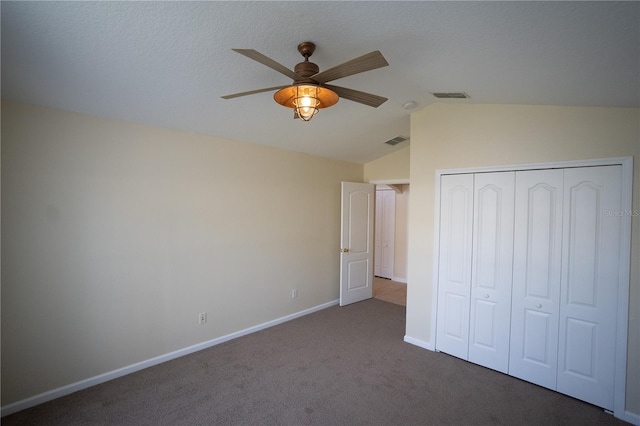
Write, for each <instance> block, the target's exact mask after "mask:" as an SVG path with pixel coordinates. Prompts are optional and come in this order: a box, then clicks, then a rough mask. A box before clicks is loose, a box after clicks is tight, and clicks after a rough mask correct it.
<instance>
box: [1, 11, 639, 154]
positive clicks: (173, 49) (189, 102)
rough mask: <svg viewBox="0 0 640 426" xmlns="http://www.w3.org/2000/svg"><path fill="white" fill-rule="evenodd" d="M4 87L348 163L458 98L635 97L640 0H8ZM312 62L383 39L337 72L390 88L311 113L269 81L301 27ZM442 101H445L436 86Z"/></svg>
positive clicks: (605, 102)
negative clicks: (373, 103)
mask: <svg viewBox="0 0 640 426" xmlns="http://www.w3.org/2000/svg"><path fill="white" fill-rule="evenodd" d="M1 15H2V17H1V19H2V21H1V24H2V33H1V36H2V97H3V99H10V100H14V101H19V102H25V103H31V104H36V105H44V106H51V107H57V108H61V109H65V110H71V111H78V112H84V113H89V114H93V115H98V116H103V117H108V118H115V119H123V120H127V121H132V122H137V123H144V124H150V125H154V126H161V127H166V128H171V129H178V130H184V131H188V132H196V133H203V134H210V135H214V136H221V137H225V138H230V139H236V140H243V141H249V142H255V143H261V144H267V145H273V146H278V147H282V148H285V149H290V150H296V151H302V152H308V153H311V154H317V155H321V156H326V157H332V158H338V159H343V160H348V161H355V162H361V163H362V162H367V161H370V160H373V159H375V158H378V157H381V156H383V155H386V154H388V153H390V152H392V151H394V150H396V149H399V148H402V147H404V146H406V144H407V143H410V142H403V143H402V144H400V145H397V146H395V147H390V146H388V145H385V144H384V142H385V141H386V140H388V139H391V138H393V137H395V136H398V135H402V136H409V112H408V111H406V110H404V109H403V108H402V105H403V104H405V103H406V102H407V101H415V102H416V103H417V104H418V106H417V108H416V109H414V110H413V111H416V110H419V109H420V108H423V107H424V106H426V105H429V104H430V103H433V102H435V101H436V99H435V98H434V97H433V96H432V95H431V92H438V91H463V92H466V93H468V94H469V95H470V96H471V99H468V100H450V101H445V102H456V103H461V102H462V103H507V104H510V103H514V104H516V103H517V104H546V105H578V106H609V107H638V106H640V77H639V75H640V29H639V28H640V3H638V2H395V1H394V2H363V1H352V2H322V1H315V2H241V1H233V2H106V1H105V2H7V1H2V3H1ZM306 40H310V41H313V42H315V43H316V45H317V49H316V52H315V53H314V55H313V56H312V61H313V62H315V63H317V64H318V65H319V66H320V69H321V70H323V69H327V68H329V67H332V66H335V65H338V64H340V63H342V62H344V61H346V60H349V59H352V58H354V57H357V56H360V55H363V54H365V53H368V52H370V51H373V50H380V51H381V52H382V53H383V55H384V56H385V57H386V59H387V60H388V62H389V63H390V66H389V67H386V68H381V69H378V70H374V71H370V72H367V73H363V74H359V75H355V76H351V77H347V78H344V79H340V80H336V81H335V82H332V83H335V84H336V85H339V86H344V87H349V88H353V89H357V90H363V91H366V92H371V93H374V94H377V95H381V96H385V97H388V98H389V100H388V101H387V102H386V103H385V104H383V105H382V106H380V107H379V108H377V109H376V108H371V107H368V106H364V105H360V104H357V103H354V102H351V101H349V100H345V99H343V100H341V101H340V102H338V104H337V105H335V106H334V107H331V108H328V109H325V110H321V111H320V113H319V114H318V115H317V116H316V117H315V118H314V119H313V120H312V121H311V122H309V123H304V122H301V121H300V120H293V119H292V112H291V110H287V109H285V108H283V107H281V106H279V105H278V104H276V103H275V102H274V101H273V98H272V95H273V94H272V93H271V92H266V93H261V94H256V95H252V96H247V97H241V98H236V99H231V100H223V99H221V98H220V96H222V95H226V94H230V93H235V92H242V91H248V90H253V89H259V88H263V87H270V86H278V85H283V84H288V83H289V80H288V78H287V77H285V76H283V75H281V74H279V73H277V72H276V71H274V70H272V69H269V68H267V67H265V66H263V65H261V64H259V63H257V62H254V61H252V60H250V59H248V58H246V57H244V56H241V55H239V54H237V53H235V52H233V51H232V50H231V49H232V48H250V49H256V50H257V51H259V52H261V53H263V54H265V55H267V56H269V57H271V58H272V59H274V60H276V61H278V62H280V63H281V64H283V65H285V66H287V67H289V68H293V66H294V65H295V64H296V63H298V62H300V61H301V60H302V57H301V56H300V55H299V53H298V52H297V50H296V46H297V45H298V43H299V42H302V41H306ZM439 102H442V101H441V100H440V101H439Z"/></svg>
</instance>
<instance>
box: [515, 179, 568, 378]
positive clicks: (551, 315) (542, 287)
mask: <svg viewBox="0 0 640 426" xmlns="http://www.w3.org/2000/svg"><path fill="white" fill-rule="evenodd" d="M563 173H564V171H563V170H561V169H556V170H532V171H522V172H517V173H516V189H515V193H516V195H515V225H514V258H513V289H512V310H511V341H510V353H509V374H510V375H512V376H515V377H518V378H521V379H523V380H527V381H529V382H532V383H535V384H538V385H541V386H545V387H548V388H551V389H555V388H556V376H557V367H558V327H559V312H560V278H561V252H562V208H563Z"/></svg>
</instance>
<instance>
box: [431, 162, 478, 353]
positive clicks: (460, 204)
mask: <svg viewBox="0 0 640 426" xmlns="http://www.w3.org/2000/svg"><path fill="white" fill-rule="evenodd" d="M472 220H473V175H472V174H462V175H442V176H441V180H440V245H439V260H438V302H437V304H438V307H437V309H438V311H437V315H436V322H437V323H436V350H438V351H442V352H446V353H448V354H450V355H454V356H457V357H459V358H462V359H467V357H468V347H469V297H470V294H471V250H472V246H471V243H472V240H471V238H472V235H471V234H472V226H473V222H472Z"/></svg>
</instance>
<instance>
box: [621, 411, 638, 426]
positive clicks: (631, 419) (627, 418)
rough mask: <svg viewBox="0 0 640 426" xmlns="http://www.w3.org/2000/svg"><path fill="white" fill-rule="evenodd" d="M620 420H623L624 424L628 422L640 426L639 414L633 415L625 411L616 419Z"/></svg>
mask: <svg viewBox="0 0 640 426" xmlns="http://www.w3.org/2000/svg"><path fill="white" fill-rule="evenodd" d="M616 417H617V418H619V419H620V420H624V421H625V422H629V423H631V424H632V425H636V426H640V414H635V413H632V412H630V411H625V412H624V416H622V417H618V416H616Z"/></svg>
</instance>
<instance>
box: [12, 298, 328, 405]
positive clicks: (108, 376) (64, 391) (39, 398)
mask: <svg viewBox="0 0 640 426" xmlns="http://www.w3.org/2000/svg"><path fill="white" fill-rule="evenodd" d="M338 303H339V300H332V301H331V302H327V303H323V304H321V305H318V306H314V307H311V308H309V309H305V310H302V311H299V312H295V313H293V314H290V315H286V316H284V317H281V318H277V319H274V320H271V321H267V322H265V323H262V324H258V325H255V326H253V327H249V328H245V329H244V330H240V331H237V332H235V333H231V334H227V335H225V336H221V337H217V338H215V339H212V340H208V341H206V342H202V343H198V344H196V345H193V346H188V347H186V348H183V349H179V350H177V351H173V352H169V353H167V354H164V355H160V356H157V357H154V358H151V359H148V360H145V361H141V362H137V363H135V364H131V365H128V366H126V367H122V368H119V369H117V370H113V371H109V372H107V373H104V374H100V375H97V376H94V377H90V378H88V379H84V380H81V381H79V382H76V383H71V384H69V385H66V386H62V387H59V388H56V389H52V390H50V391H47V392H43V393H41V394H38V395H34V396H32V397H29V398H26V399H23V400H20V401H16V402H14V403H11V404H8V405H5V406H4V407H1V408H0V412H1V416H2V417H4V416H8V415H10V414H13V413H17V412H18V411H22V410H26V409H27V408H31V407H35V406H36V405H39V404H43V403H45V402H48V401H51V400H54V399H56V398H60V397H62V396H65V395H69V394H71V393H73V392H77V391H79V390H83V389H87V388H90V387H91V386H95V385H99V384H100V383H104V382H108V381H109V380H113V379H117V378H118V377H122V376H126V375H127V374H131V373H135V372H136V371H140V370H143V369H145V368H148V367H152V366H154V365H158V364H162V363H163V362H167V361H171V360H172V359H176V358H180V357H182V356H185V355H189V354H192V353H194V352H198V351H201V350H203V349H207V348H210V347H212V346H216V345H219V344H221V343H224V342H228V341H229V340H233V339H237V338H238V337H242V336H246V335H247V334H251V333H255V332H256V331H260V330H264V329H266V328H269V327H273V326H274V325H278V324H282V323H284V322H287V321H291V320H293V319H296V318H300V317H303V316H305V315H309V314H311V313H314V312H317V311H321V310H323V309H326V308H330V307H331V306H335V305H337V304H338Z"/></svg>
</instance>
